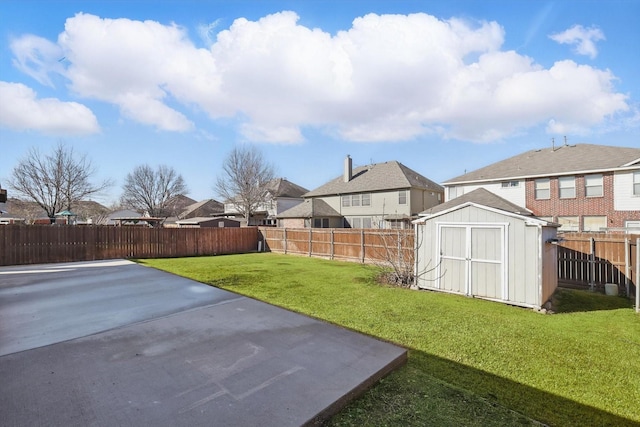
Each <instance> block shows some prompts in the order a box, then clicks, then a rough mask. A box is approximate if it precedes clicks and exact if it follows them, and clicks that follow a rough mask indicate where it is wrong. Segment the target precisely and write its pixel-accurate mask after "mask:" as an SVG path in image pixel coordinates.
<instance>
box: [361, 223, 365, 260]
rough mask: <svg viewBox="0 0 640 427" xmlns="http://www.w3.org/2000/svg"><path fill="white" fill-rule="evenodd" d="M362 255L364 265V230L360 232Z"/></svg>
mask: <svg viewBox="0 0 640 427" xmlns="http://www.w3.org/2000/svg"><path fill="white" fill-rule="evenodd" d="M360 254H361V255H362V263H363V264H364V258H365V255H364V228H363V229H361V231H360Z"/></svg>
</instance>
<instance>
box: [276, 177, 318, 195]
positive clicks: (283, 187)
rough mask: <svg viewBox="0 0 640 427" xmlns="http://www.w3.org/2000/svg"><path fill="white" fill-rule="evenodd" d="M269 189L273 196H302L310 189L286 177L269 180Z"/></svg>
mask: <svg viewBox="0 0 640 427" xmlns="http://www.w3.org/2000/svg"><path fill="white" fill-rule="evenodd" d="M266 188H267V191H269V192H270V193H271V196H272V197H273V198H276V197H293V198H296V197H302V195H303V194H304V193H306V192H308V191H309V190H307V189H306V188H304V187H301V186H299V185H298V184H294V183H293V182H291V181H288V180H286V179H285V178H277V179H273V180H271V181H269V183H268V184H267V186H266Z"/></svg>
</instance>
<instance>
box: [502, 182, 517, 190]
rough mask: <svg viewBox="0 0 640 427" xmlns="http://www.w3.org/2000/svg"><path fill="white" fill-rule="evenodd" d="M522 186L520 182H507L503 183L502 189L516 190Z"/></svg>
mask: <svg viewBox="0 0 640 427" xmlns="http://www.w3.org/2000/svg"><path fill="white" fill-rule="evenodd" d="M518 186H520V181H505V182H503V183H502V188H514V187H518Z"/></svg>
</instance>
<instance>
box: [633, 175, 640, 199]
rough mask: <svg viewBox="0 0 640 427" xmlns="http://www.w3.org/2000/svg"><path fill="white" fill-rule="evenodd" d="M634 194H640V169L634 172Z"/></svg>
mask: <svg viewBox="0 0 640 427" xmlns="http://www.w3.org/2000/svg"><path fill="white" fill-rule="evenodd" d="M633 195H634V196H640V171H637V172H634V173H633Z"/></svg>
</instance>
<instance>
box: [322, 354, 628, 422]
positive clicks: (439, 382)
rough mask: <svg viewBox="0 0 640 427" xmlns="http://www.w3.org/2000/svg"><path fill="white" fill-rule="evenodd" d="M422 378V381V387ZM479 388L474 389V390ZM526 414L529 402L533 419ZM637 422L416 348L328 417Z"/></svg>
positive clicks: (338, 419) (337, 419)
mask: <svg viewBox="0 0 640 427" xmlns="http://www.w3.org/2000/svg"><path fill="white" fill-rule="evenodd" d="M425 384H428V385H429V386H428V387H425ZM479 389H481V390H484V392H483V393H482V394H478V393H477V391H474V390H479ZM525 402H526V410H527V412H528V413H529V414H530V413H531V409H532V406H531V404H532V402H535V405H536V407H535V414H536V419H535V420H533V419H531V418H529V417H527V416H525V415H524V414H523V412H524V410H525V405H519V403H525ZM397 423H402V425H404V426H483V427H484V426H505V425H521V426H524V425H533V426H539V425H541V424H542V425H563V426H569V427H571V426H581V427H582V426H596V425H597V426H616V427H625V426H638V425H640V424H639V423H638V422H636V421H633V420H630V419H627V418H624V417H621V416H619V415H616V414H612V413H609V412H606V411H602V410H601V409H598V408H594V407H591V406H587V405H584V404H581V403H579V402H576V401H573V400H571V399H567V398H565V397H561V396H557V395H554V394H550V393H548V392H545V391H542V390H539V389H536V388H533V387H530V386H527V385H523V384H520V383H516V382H514V381H512V380H509V379H506V378H502V377H499V376H496V375H493V374H490V373H487V372H484V371H481V370H478V369H476V368H472V367H469V366H465V365H462V364H459V363H456V362H454V361H451V360H448V359H443V358H440V357H437V356H434V355H431V354H427V353H425V352H422V351H418V350H410V352H409V360H408V362H407V364H406V365H405V366H403V367H401V368H399V369H398V370H396V371H394V372H392V373H391V374H390V375H388V376H387V377H385V378H383V379H382V380H381V381H380V382H379V383H378V384H376V385H375V386H374V387H373V388H371V389H369V390H368V391H367V392H365V393H364V394H363V395H362V396H361V397H360V398H358V399H356V400H354V401H352V402H351V403H350V404H349V405H347V406H346V407H345V408H343V409H342V411H341V412H340V413H338V414H337V415H335V416H334V417H333V418H331V419H330V420H328V421H327V422H326V423H325V424H324V425H325V426H326V427H336V426H361V425H367V426H389V425H399V424H397Z"/></svg>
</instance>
